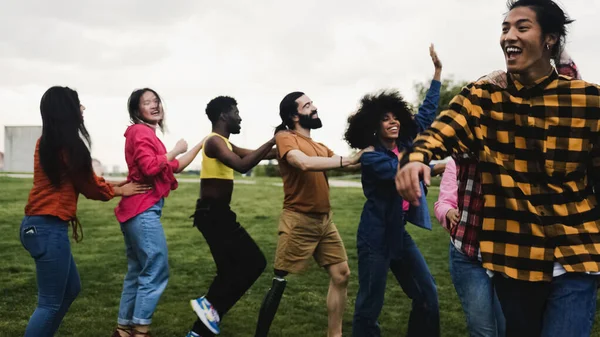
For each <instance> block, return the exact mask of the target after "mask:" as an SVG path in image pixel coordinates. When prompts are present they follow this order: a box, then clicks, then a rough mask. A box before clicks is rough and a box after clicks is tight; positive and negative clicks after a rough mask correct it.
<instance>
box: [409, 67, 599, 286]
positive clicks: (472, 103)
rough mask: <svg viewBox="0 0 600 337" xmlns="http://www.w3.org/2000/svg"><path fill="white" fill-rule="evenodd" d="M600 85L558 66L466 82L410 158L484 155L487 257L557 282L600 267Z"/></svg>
mask: <svg viewBox="0 0 600 337" xmlns="http://www.w3.org/2000/svg"><path fill="white" fill-rule="evenodd" d="M599 118H600V88H599V87H598V86H597V85H595V84H590V83H587V82H584V81H581V80H572V79H571V78H568V77H564V76H559V75H558V74H557V73H556V72H554V71H553V72H552V73H551V74H550V75H549V76H546V77H544V78H542V79H540V80H539V81H537V83H536V85H534V86H532V87H525V86H523V85H522V84H521V83H519V82H518V81H516V80H514V79H512V78H511V77H510V76H509V78H508V86H507V88H506V89H503V88H500V87H498V86H497V85H493V84H490V83H488V82H475V83H471V84H469V85H468V86H466V87H465V88H464V89H463V90H462V92H461V93H460V94H459V95H457V96H456V97H455V98H454V99H453V100H452V102H451V103H450V105H449V110H447V111H445V112H443V113H442V114H440V116H439V117H438V118H437V120H436V121H435V122H434V123H433V124H432V126H431V127H430V128H429V129H428V130H426V131H425V132H423V133H422V134H421V135H420V136H419V137H418V138H417V139H415V142H414V146H413V148H412V150H410V151H409V152H408V153H406V154H405V155H403V156H402V161H401V163H402V164H404V163H406V162H408V161H420V162H424V163H428V162H429V161H430V160H433V159H441V158H445V157H446V156H448V155H450V154H452V153H465V152H469V151H472V152H475V153H477V154H478V160H479V170H480V176H481V184H482V191H483V195H484V207H483V219H482V227H481V232H480V233H479V234H480V235H479V242H480V249H481V254H482V259H483V266H484V267H485V268H487V269H490V270H492V271H496V272H501V273H504V274H506V275H507V276H509V277H511V278H515V279H520V280H526V281H550V280H551V279H552V270H553V264H554V261H556V262H559V263H560V264H561V265H562V266H563V267H564V268H565V269H566V270H567V272H587V271H590V272H597V271H600V208H598V207H596V205H597V202H596V196H595V195H594V194H593V193H592V191H593V189H592V186H593V184H594V183H598V182H599V181H600V179H598V178H597V177H596V175H597V174H599V173H600V144H599V143H598V134H599V130H600V124H599V123H600V120H599ZM596 190H599V189H597V188H596Z"/></svg>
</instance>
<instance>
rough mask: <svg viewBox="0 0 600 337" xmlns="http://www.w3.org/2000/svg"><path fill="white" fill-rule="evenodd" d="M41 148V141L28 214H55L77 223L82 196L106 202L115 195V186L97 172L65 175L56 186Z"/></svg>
mask: <svg viewBox="0 0 600 337" xmlns="http://www.w3.org/2000/svg"><path fill="white" fill-rule="evenodd" d="M39 148H40V141H39V139H38V141H37V144H36V146H35V154H34V164H33V188H32V189H31V191H30V192H29V200H28V201H27V206H25V215H29V216H32V215H53V216H56V217H58V218H60V219H61V220H64V221H71V220H76V213H77V199H78V198H79V194H83V195H84V196H85V197H86V198H88V199H93V200H102V201H108V200H110V199H112V198H113V197H114V196H115V192H114V190H113V188H112V186H111V185H110V184H109V183H107V182H106V181H104V179H103V178H100V177H98V176H96V175H95V174H94V172H92V173H91V174H90V175H88V176H87V177H83V176H81V177H77V176H73V175H69V174H68V173H67V172H62V173H61V184H60V186H59V187H55V186H54V185H52V183H51V182H50V179H49V178H48V176H47V175H46V173H45V172H44V170H43V169H42V165H41V164H40V155H39ZM57 155H58V154H57Z"/></svg>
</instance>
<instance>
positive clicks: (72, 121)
mask: <svg viewBox="0 0 600 337" xmlns="http://www.w3.org/2000/svg"><path fill="white" fill-rule="evenodd" d="M40 113H41V115H42V125H43V126H42V137H41V139H40V150H39V156H40V164H41V166H42V169H43V170H44V173H46V176H48V179H50V182H51V183H52V185H54V186H56V187H58V186H60V184H61V180H62V175H63V174H65V173H66V174H68V175H70V176H72V175H82V176H86V175H91V174H92V172H93V171H92V158H91V156H90V149H89V148H90V147H91V145H92V142H91V140H90V134H89V133H88V131H87V129H86V128H85V125H84V124H83V115H82V113H81V103H80V101H79V95H77V92H76V91H75V90H73V89H70V88H68V87H52V88H50V89H48V90H47V91H46V92H45V93H44V95H43V96H42V100H41V102H40ZM65 171H66V172H65Z"/></svg>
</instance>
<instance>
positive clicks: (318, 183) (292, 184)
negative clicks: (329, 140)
mask: <svg viewBox="0 0 600 337" xmlns="http://www.w3.org/2000/svg"><path fill="white" fill-rule="evenodd" d="M275 142H276V143H277V161H278V162H279V170H280V172H281V176H282V177H283V193H284V195H285V197H284V199H283V208H284V209H288V210H291V211H295V212H301V213H329V211H330V209H331V206H330V204H329V183H328V182H327V175H325V172H302V171H301V170H300V169H297V168H295V167H293V166H292V165H290V164H289V163H288V162H287V160H286V155H287V153H288V152H290V151H291V150H300V151H302V152H303V153H304V154H305V155H307V156H309V157H331V156H333V151H331V150H330V149H329V148H328V147H327V146H325V145H323V144H321V143H317V142H315V141H313V140H312V139H310V138H308V137H305V136H303V135H301V134H298V133H296V132H293V131H288V132H280V133H278V134H277V135H276V136H275Z"/></svg>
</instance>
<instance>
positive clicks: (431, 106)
mask: <svg viewBox="0 0 600 337" xmlns="http://www.w3.org/2000/svg"><path fill="white" fill-rule="evenodd" d="M429 55H430V56H431V61H432V62H433V67H434V68H435V72H434V74H433V80H432V81H431V85H430V86H429V90H427V95H426V96H425V100H424V101H423V104H421V106H420V107H419V112H418V113H417V114H416V115H415V122H416V123H417V133H421V132H423V131H425V130H426V129H427V128H428V127H429V126H430V125H431V123H433V120H434V119H435V116H436V113H437V108H438V104H439V101H440V88H441V86H442V84H441V83H440V80H441V78H442V61H440V59H439V58H438V56H437V53H436V52H435V49H434V47H433V44H432V45H431V46H430V47H429ZM414 136H416V135H414Z"/></svg>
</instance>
